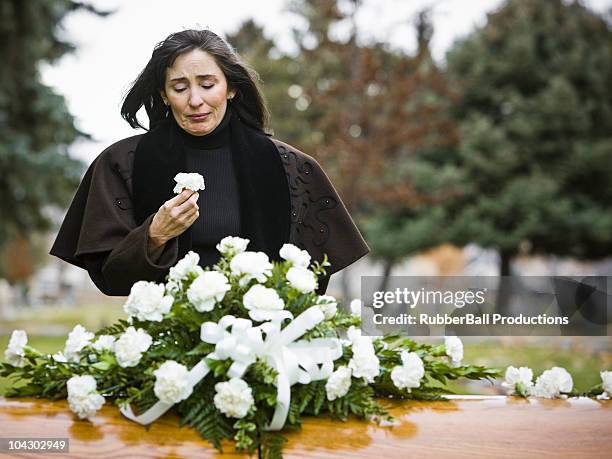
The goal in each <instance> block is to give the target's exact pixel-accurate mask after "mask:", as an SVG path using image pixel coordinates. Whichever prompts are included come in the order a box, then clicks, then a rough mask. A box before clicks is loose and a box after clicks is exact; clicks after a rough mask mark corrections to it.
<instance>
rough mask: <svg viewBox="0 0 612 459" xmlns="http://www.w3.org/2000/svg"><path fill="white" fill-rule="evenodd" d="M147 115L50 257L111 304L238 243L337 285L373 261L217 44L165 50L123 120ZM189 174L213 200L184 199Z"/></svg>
mask: <svg viewBox="0 0 612 459" xmlns="http://www.w3.org/2000/svg"><path fill="white" fill-rule="evenodd" d="M143 106H144V107H145V110H146V113H147V115H148V117H149V122H150V123H149V125H150V129H149V131H148V132H147V133H146V134H144V135H137V136H133V137H129V138H127V139H123V140H121V141H119V142H117V143H115V144H114V145H111V146H110V147H109V148H107V149H106V150H105V151H104V152H102V153H101V154H100V156H98V157H97V158H96V159H95V160H94V162H93V163H92V164H91V166H90V167H89V169H88V170H87V172H86V174H85V176H84V178H83V181H82V182H81V185H80V186H79V189H78V190H77V193H76V195H75V197H74V199H73V202H72V204H71V206H70V208H69V209H68V213H67V214H66V217H65V219H64V222H63V224H62V226H61V228H60V231H59V234H58V236H57V239H56V241H55V243H54V245H53V247H52V249H51V252H50V253H51V254H52V255H55V256H57V257H60V258H62V259H63V260H65V261H67V262H69V263H72V264H74V265H76V266H80V267H82V268H84V269H86V270H87V271H88V272H89V275H90V277H91V279H92V280H93V282H94V283H95V284H96V286H97V287H98V288H99V289H100V290H101V291H102V292H104V293H105V294H107V295H127V294H129V291H130V288H131V286H132V285H133V284H134V283H135V282H136V281H138V280H149V281H156V282H160V281H163V279H164V277H165V275H166V274H167V273H168V270H169V268H170V267H171V266H173V265H174V264H175V263H176V262H177V261H178V260H179V259H181V258H182V257H183V256H184V255H185V254H186V253H187V252H188V251H189V250H193V251H196V252H197V253H198V254H199V255H200V264H201V265H202V266H210V265H212V264H214V263H215V262H216V261H217V260H218V258H219V254H218V253H217V251H216V250H215V245H216V244H217V243H218V241H219V240H220V239H222V238H223V237H224V236H228V235H239V236H241V237H245V238H248V239H249V240H250V244H249V250H253V251H263V252H265V253H266V254H268V256H269V257H270V258H271V259H276V260H277V259H278V258H279V256H278V252H279V249H280V248H281V247H282V245H283V244H284V243H286V242H291V243H293V244H295V245H297V246H299V247H301V248H303V249H305V250H307V251H308V252H309V253H310V255H311V257H312V258H313V260H322V259H323V256H324V254H327V256H328V258H329V260H330V262H331V266H330V268H328V275H331V274H332V273H334V272H336V271H338V270H340V269H342V268H344V267H345V266H347V265H349V264H351V263H353V262H354V261H355V260H357V259H358V258H360V257H361V256H363V255H365V254H366V253H367V252H368V247H367V245H366V244H365V242H364V240H363V238H362V237H361V235H360V234H359V231H358V230H357V228H356V227H355V225H354V223H353V221H352V219H351V217H350V216H349V214H348V213H347V211H346V208H345V207H344V205H343V203H342V201H341V200H340V198H339V197H338V195H337V193H336V191H335V190H334V188H333V186H332V184H331V183H330V182H329V180H328V178H327V176H326V175H325V173H324V172H323V171H322V170H321V168H320V166H319V165H318V164H317V163H316V161H315V160H314V159H312V158H311V157H309V156H307V155H305V154H304V153H302V152H300V151H298V150H296V149H295V148H293V147H291V146H289V145H287V144H285V143H283V142H280V141H278V140H275V139H272V138H270V137H269V136H268V135H266V134H265V133H264V127H265V126H266V123H267V109H266V106H265V103H264V100H263V97H262V94H261V92H260V89H259V86H258V84H257V75H256V73H255V72H254V71H252V70H251V69H249V68H248V67H247V66H246V65H245V64H244V63H242V62H241V60H240V58H239V57H238V56H237V55H236V53H235V52H234V51H233V50H232V49H231V47H230V46H229V45H228V44H227V43H226V42H225V41H224V40H223V39H221V38H220V37H218V36H217V35H215V34H214V33H212V32H210V31H208V30H186V31H183V32H178V33H174V34H172V35H170V36H169V37H168V38H166V39H165V40H164V41H163V42H161V43H159V44H158V45H157V46H156V47H155V49H154V51H153V54H152V56H151V59H150V60H149V62H148V64H147V65H146V67H145V68H144V70H143V71H142V72H141V74H140V75H139V76H138V78H137V79H136V80H135V82H134V83H133V85H132V87H131V89H130V90H129V92H128V93H127V95H126V97H125V100H124V103H123V106H122V108H121V115H122V116H123V118H125V120H126V121H127V122H128V123H129V124H130V126H132V127H133V128H139V127H140V128H144V127H143V126H142V125H141V124H140V123H139V121H138V119H137V118H136V112H137V111H138V110H139V109H140V108H141V107H143ZM179 172H198V173H200V174H202V175H203V176H204V179H205V184H206V189H205V190H204V191H202V192H201V193H193V192H191V191H188V190H185V191H183V192H182V193H181V194H179V195H177V196H174V194H173V191H172V190H173V187H174V185H175V183H174V177H175V175H176V174H177V173H179ZM328 279H329V277H327V278H326V279H320V280H319V289H318V291H319V293H323V292H324V291H325V289H326V287H327V282H328Z"/></svg>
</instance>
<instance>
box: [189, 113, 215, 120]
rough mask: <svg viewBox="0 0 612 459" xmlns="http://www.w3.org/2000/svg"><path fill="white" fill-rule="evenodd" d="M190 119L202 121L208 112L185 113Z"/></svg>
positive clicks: (208, 114)
mask: <svg viewBox="0 0 612 459" xmlns="http://www.w3.org/2000/svg"><path fill="white" fill-rule="evenodd" d="M187 116H188V118H189V119H190V120H193V121H204V120H205V119H207V118H208V117H209V116H210V113H196V114H194V115H187Z"/></svg>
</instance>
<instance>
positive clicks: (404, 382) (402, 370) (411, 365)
mask: <svg viewBox="0 0 612 459" xmlns="http://www.w3.org/2000/svg"><path fill="white" fill-rule="evenodd" d="M401 359H402V365H398V366H396V367H394V368H393V370H391V380H392V381H393V384H395V386H396V387H397V388H398V389H408V392H410V390H411V389H414V388H417V387H419V386H420V385H421V379H422V378H423V376H425V366H424V365H423V361H422V360H421V358H420V357H419V356H418V354H417V353H415V352H406V351H402V353H401Z"/></svg>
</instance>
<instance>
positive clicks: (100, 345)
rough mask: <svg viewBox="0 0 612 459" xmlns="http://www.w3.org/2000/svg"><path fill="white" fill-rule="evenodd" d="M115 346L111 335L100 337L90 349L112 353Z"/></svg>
mask: <svg viewBox="0 0 612 459" xmlns="http://www.w3.org/2000/svg"><path fill="white" fill-rule="evenodd" d="M114 344H115V337H114V336H111V335H100V336H99V337H98V339H97V340H96V341H94V343H93V344H92V347H93V348H94V349H95V350H96V351H98V352H102V351H112V350H113V346H114Z"/></svg>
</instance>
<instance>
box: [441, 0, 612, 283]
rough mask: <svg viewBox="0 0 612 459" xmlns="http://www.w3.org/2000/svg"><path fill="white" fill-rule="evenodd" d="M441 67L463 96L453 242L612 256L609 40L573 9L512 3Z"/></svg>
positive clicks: (505, 267)
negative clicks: (459, 187)
mask: <svg viewBox="0 0 612 459" xmlns="http://www.w3.org/2000/svg"><path fill="white" fill-rule="evenodd" d="M448 64H449V70H450V72H451V74H452V75H453V76H454V81H455V83H454V84H455V85H456V87H457V88H458V89H459V90H460V92H461V94H462V98H461V101H460V103H459V104H458V106H457V118H458V120H459V121H460V126H461V131H460V132H461V149H460V152H459V156H458V157H457V158H454V159H452V161H454V162H455V163H457V164H458V165H459V167H460V168H461V170H462V172H463V174H464V176H465V182H464V189H463V196H462V198H461V199H460V200H459V201H458V209H459V211H458V212H457V214H456V216H455V218H454V222H453V228H452V229H453V237H454V238H455V240H456V241H458V242H476V243H478V244H480V245H482V246H486V247H494V248H497V249H498V250H499V252H500V254H501V260H502V263H501V271H500V274H502V275H508V274H509V273H510V270H509V266H510V260H511V259H512V257H513V256H514V255H515V254H517V252H518V249H519V246H520V245H523V246H524V245H527V246H530V247H531V251H532V252H533V253H538V252H540V253H547V254H557V255H569V256H574V257H579V258H598V257H603V256H606V255H610V254H611V253H612V31H611V30H610V26H609V24H607V23H606V21H605V20H604V19H603V18H601V17H599V16H598V15H597V14H595V13H594V12H592V11H590V10H588V9H587V8H585V7H584V6H583V5H582V4H581V3H580V2H571V3H568V2H565V1H562V0H549V1H546V2H541V1H538V0H508V1H507V2H506V3H505V4H504V5H503V6H502V7H501V8H500V9H499V10H498V11H497V12H495V13H492V14H490V15H489V16H488V21H487V24H486V25H485V26H484V27H483V28H481V29H479V30H476V31H475V32H474V33H472V34H471V35H470V36H468V37H467V38H466V39H465V40H464V41H462V42H460V43H458V44H457V45H456V46H455V47H454V48H453V49H452V50H451V52H450V53H449V55H448Z"/></svg>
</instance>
